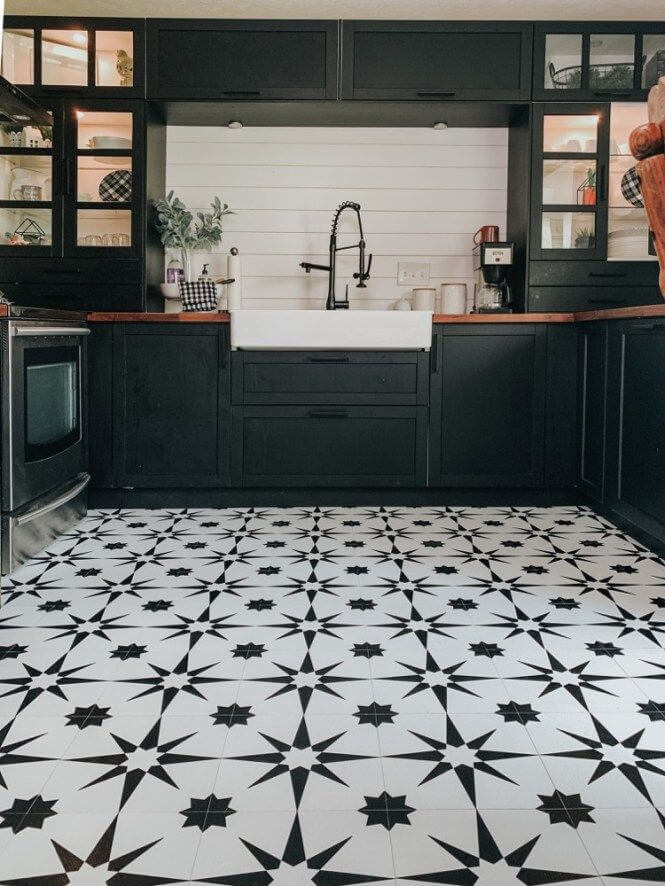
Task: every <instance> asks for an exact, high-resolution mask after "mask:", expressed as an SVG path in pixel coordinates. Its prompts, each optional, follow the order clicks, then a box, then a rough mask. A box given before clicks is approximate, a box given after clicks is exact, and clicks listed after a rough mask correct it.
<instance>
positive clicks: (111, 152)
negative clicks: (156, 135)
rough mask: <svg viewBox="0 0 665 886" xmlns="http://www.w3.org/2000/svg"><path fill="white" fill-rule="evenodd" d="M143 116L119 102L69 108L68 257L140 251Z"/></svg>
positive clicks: (67, 180) (66, 219)
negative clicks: (72, 255) (71, 255)
mask: <svg viewBox="0 0 665 886" xmlns="http://www.w3.org/2000/svg"><path fill="white" fill-rule="evenodd" d="M142 114H143V108H142V106H138V107H136V106H135V107H133V108H128V106H127V103H119V102H105V103H103V104H102V103H96V104H91V103H84V102H71V103H69V104H68V105H67V108H66V119H67V124H66V139H67V141H66V144H67V146H68V147H67V151H66V161H65V164H66V170H65V225H64V229H65V254H66V255H70V254H76V255H80V256H84V255H88V256H90V255H95V254H100V255H105V256H107V257H108V256H110V255H116V256H121V257H122V256H125V257H129V256H132V255H134V254H136V253H137V252H138V249H139V244H140V239H141V218H142V212H141V202H140V201H141V193H142V186H141V178H140V177H141V170H142V164H141V162H140V156H141V155H140V151H141V132H142Z"/></svg>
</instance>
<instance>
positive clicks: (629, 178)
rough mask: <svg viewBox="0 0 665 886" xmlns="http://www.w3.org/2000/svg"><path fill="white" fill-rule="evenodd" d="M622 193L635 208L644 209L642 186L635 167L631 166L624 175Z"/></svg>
mask: <svg viewBox="0 0 665 886" xmlns="http://www.w3.org/2000/svg"><path fill="white" fill-rule="evenodd" d="M621 193H622V194H623V196H624V197H625V198H626V200H627V201H628V202H629V203H631V204H632V205H633V206H637V207H638V208H639V209H642V208H643V206H644V200H643V199H642V185H641V183H640V177H639V175H638V174H637V169H636V168H635V167H634V166H631V167H630V169H628V170H627V171H626V172H624V174H623V178H622V179H621Z"/></svg>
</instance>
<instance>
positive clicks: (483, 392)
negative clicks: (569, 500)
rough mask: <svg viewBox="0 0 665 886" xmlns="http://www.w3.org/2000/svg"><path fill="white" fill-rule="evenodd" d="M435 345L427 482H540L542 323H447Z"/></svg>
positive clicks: (510, 484) (485, 484) (543, 374)
mask: <svg viewBox="0 0 665 886" xmlns="http://www.w3.org/2000/svg"><path fill="white" fill-rule="evenodd" d="M434 349H435V350H434V352H433V355H432V360H433V375H432V389H431V408H430V476H429V482H430V485H432V486H466V487H473V486H476V487H480V488H482V487H500V486H502V487H517V486H539V485H541V484H542V482H543V448H544V447H543V440H544V428H545V385H546V371H545V370H546V367H545V356H546V326H545V325H544V324H514V325H513V324H510V325H508V324H506V325H504V324H493V325H490V324H487V325H480V326H476V325H473V326H470V325H468V324H467V325H459V326H457V325H450V326H445V327H444V328H443V329H440V330H439V331H438V332H437V334H436V336H435V342H434Z"/></svg>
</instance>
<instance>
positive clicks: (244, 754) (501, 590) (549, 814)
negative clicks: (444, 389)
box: [0, 506, 665, 886]
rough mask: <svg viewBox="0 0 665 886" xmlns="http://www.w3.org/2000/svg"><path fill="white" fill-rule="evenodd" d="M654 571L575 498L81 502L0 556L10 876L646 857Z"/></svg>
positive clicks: (412, 879)
mask: <svg viewBox="0 0 665 886" xmlns="http://www.w3.org/2000/svg"><path fill="white" fill-rule="evenodd" d="M664 595H665V560H663V558H661V557H659V556H658V555H656V554H654V553H652V552H651V551H648V550H647V549H646V548H644V547H643V546H642V545H639V544H637V543H636V542H634V541H633V540H632V539H631V538H630V537H629V536H627V535H626V534H625V533H623V532H620V531H618V530H616V529H615V528H614V527H613V526H612V525H611V524H609V523H608V522H607V521H606V520H604V519H602V518H600V517H598V516H596V515H595V514H594V513H593V512H592V511H591V510H589V509H587V508H580V507H575V506H570V507H556V508H537V507H505V508H491V509H490V508H459V507H453V506H447V507H425V508H410V507H362V508H335V507H330V508H328V507H325V508H323V507H311V508H309V507H306V508H293V509H287V510H282V509H279V508H228V509H215V510H203V509H187V508H178V509H165V510H157V511H143V510H141V511H138V510H136V511H134V510H126V509H111V510H103V511H93V510H91V511H90V513H89V514H88V516H87V517H86V519H85V520H83V521H82V522H81V523H80V524H79V525H78V526H76V527H74V529H72V530H71V531H70V533H68V534H67V536H66V537H65V538H64V539H60V540H59V541H57V542H56V543H55V544H54V545H53V546H52V547H51V548H47V549H46V551H44V552H43V553H42V554H40V555H39V556H38V557H36V558H34V559H33V560H32V561H31V562H30V563H29V564H27V566H26V567H25V568H24V569H22V570H21V571H20V572H17V573H15V574H14V575H13V576H11V577H8V578H6V579H3V592H2V615H1V616H0V637H2V645H0V665H1V667H0V707H1V709H2V711H1V712H0V792H2V793H3V795H4V797H5V800H4V802H3V803H2V807H1V809H0V834H2V837H1V838H0V852H1V855H0V859H1V860H2V864H0V867H2V877H4V879H3V882H5V881H6V882H11V883H14V884H24V886H66V884H67V883H69V882H73V881H76V882H81V883H95V884H96V883H109V884H111V886H157V884H162V883H163V884H166V883H174V884H175V883H184V882H204V883H218V884H226V886H287V884H288V886H296V884H301V883H302V884H305V883H308V884H314V886H355V884H360V883H384V884H386V886H388V884H392V883H395V882H399V883H402V882H403V883H404V884H406V883H414V884H415V883H447V884H451V886H481V884H482V886H484V884H485V883H492V884H493V883H497V884H504V883H505V884H507V883H517V884H522V886H549V884H552V883H566V882H571V883H572V882H573V881H579V882H582V881H583V880H584V879H587V878H588V879H589V880H590V881H591V880H594V882H595V880H597V881H598V882H600V881H601V879H602V878H603V877H604V878H606V879H608V880H609V879H613V880H614V879H615V880H617V881H619V880H621V881H622V882H627V883H630V882H634V883H636V884H637V883H644V882H652V883H655V882H665V854H664V852H663V848H662V845H663V840H662V839H660V834H661V832H662V834H665V817H663V814H662V812H661V811H659V807H661V806H662V798H663V786H664V785H665V749H664V747H663V741H662V733H661V731H662V730H663V729H664V728H665V691H661V690H664V689H665V660H664V659H663V652H662V650H663V648H665V645H664V644H665V616H663V615H662V613H663V612H664V611H665V596H664ZM635 662H637V664H635ZM645 686H648V687H649V688H650V689H651V690H653V691H650V692H648V693H647V692H646V691H645V690H644V687H645ZM640 690H642V691H643V692H644V693H645V694H644V695H642V696H641V697H640V694H639V691H640ZM571 711H575V717H574V718H573V717H571V716H570V712H571ZM548 729H551V730H554V731H555V733H556V742H555V744H554V748H555V749H554V750H553V751H552V750H551V748H545V749H544V750H543V751H541V759H540V760H538V759H537V751H536V747H535V745H534V744H533V743H532V742H531V739H533V741H534V742H535V741H536V736H537V735H538V734H542V732H543V730H548ZM543 764H544V767H545V768H543V770H542V771H543V778H542V780H538V779H537V778H535V780H534V783H533V784H531V782H530V779H534V775H533V773H534V772H535V771H536V768H537V767H542V765H543ZM554 766H556V769H552V772H555V771H556V773H557V780H556V781H555V783H554V784H551V783H548V781H547V778H546V777H545V776H546V771H549V769H550V767H554ZM552 777H554V776H552ZM559 777H561V779H562V780H561V781H559V780H558V779H559ZM564 785H565V788H566V792H564V791H562V790H560V789H557V788H560V787H561V786H564ZM596 786H598V788H596ZM596 789H597V790H599V791H603V790H604V791H605V796H606V795H607V792H608V791H612V790H613V791H614V792H615V793H614V794H613V795H612V802H613V803H615V804H617V810H616V811H615V813H613V815H614V818H613V819H612V821H614V820H616V824H614V825H610V826H609V827H610V828H611V827H614V828H615V830H613V831H612V830H610V832H609V833H608V832H607V828H608V825H607V821H608V819H607V810H605V809H603V812H602V815H601V810H600V809H598V808H596V809H594V808H593V807H592V805H591V804H592V803H594V805H596V806H599V805H600V804H599V803H596V801H595V796H597V795H595V794H594V793H593V792H594V791H596ZM484 791H487V792H488V793H487V794H486V795H485V796H490V797H493V798H496V799H494V800H493V801H492V806H493V809H492V810H491V811H485V810H482V811H481V810H479V809H478V808H476V807H477V806H480V805H484V799H485V796H484V795H483V792H484ZM518 791H519V792H520V794H519V796H520V800H521V799H522V798H525V802H523V803H522V802H521V803H520V807H519V808H518V809H517V808H516V809H512V810H510V811H508V810H507V809H505V806H506V805H509V804H510V802H513V800H512V798H513V797H514V796H515V795H516V793H517V792H518ZM504 794H505V796H506V802H505V803H503V801H502V800H501V798H502V795H504ZM453 796H454V797H455V800H454V804H451V805H454V806H455V808H451V809H446V805H447V804H449V798H450V797H453ZM421 798H422V799H421ZM432 798H434V800H433V799H432ZM479 798H480V799H479ZM426 800H427V802H426ZM423 804H425V805H426V806H427V808H424V806H423ZM622 804H625V815H624V814H623V812H624V807H623V806H622ZM438 807H441V808H438ZM82 809H86V810H90V811H91V812H92V815H91V816H84V815H82V814H81V810H82ZM638 811H639V815H640V816H641V817H640V819H639V822H640V823H641V822H643V821H645V822H646V821H647V819H648V822H650V827H651V830H649V828H648V827H646V826H645V827H642V825H641V824H640V823H636V822H637V813H638ZM84 817H85V818H86V822H85V827H84V829H83V830H82V831H81V833H78V832H77V834H74V835H72V836H71V837H63V834H67V827H68V824H67V822H69V821H70V820H71V821H78V820H79V818H80V819H81V821H83V818H84ZM156 820H157V821H158V827H156V825H155V821H156ZM446 821H450V822H454V826H453V827H452V828H451V827H449V826H447V824H446ZM600 828H603V829H604V830H603V833H604V834H605V838H606V839H608V840H611V842H612V864H611V865H603V867H599V865H601V864H602V862H601V861H598V860H597V859H594V860H595V865H594V861H592V857H591V855H589V854H587V852H586V850H585V848H584V845H583V844H584V843H585V842H586V841H588V840H592V841H593V840H596V841H597V839H598V838H597V836H596V835H597V833H598V832H599V830H598V829H600ZM654 828H655V829H654ZM658 828H660V831H659V830H658ZM56 834H58V835H59V836H57V837H56V836H55V835H56ZM54 837H55V839H54ZM580 838H581V839H580ZM567 840H569V841H570V840H573V841H575V842H574V843H570V842H568V843H567V842H566V841H567ZM211 841H212V842H211ZM187 847H189V849H187ZM210 847H213V848H212V850H211V849H210ZM405 847H408V851H406V854H405ZM575 847H577V849H575ZM569 850H570V851H569ZM412 865H413V866H412ZM416 867H417V869H416ZM610 868H611V870H610ZM594 878H595V879H594Z"/></svg>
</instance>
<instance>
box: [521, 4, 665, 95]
mask: <svg viewBox="0 0 665 886" xmlns="http://www.w3.org/2000/svg"><path fill="white" fill-rule="evenodd" d="M663 74H665V26H663V24H662V22H661V23H658V22H653V23H645V22H639V23H638V22H602V23H598V22H591V21H587V22H556V23H551V24H538V25H536V26H535V32H534V66H533V97H534V99H537V100H541V99H554V100H556V101H577V100H580V99H587V100H589V99H591V100H593V99H596V100H597V99H599V98H600V99H606V100H608V101H609V100H613V99H621V100H624V101H625V100H644V99H645V98H646V96H647V93H648V91H649V88H650V87H651V86H653V85H654V84H655V83H656V82H657V80H658V78H659V77H662V76H663Z"/></svg>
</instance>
